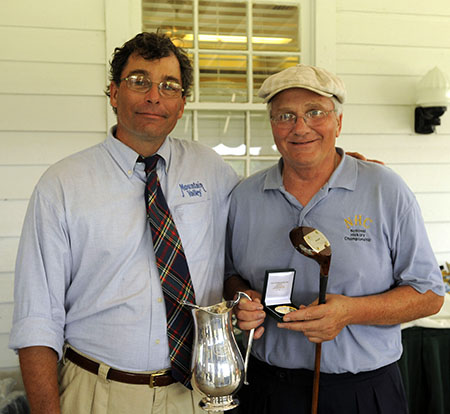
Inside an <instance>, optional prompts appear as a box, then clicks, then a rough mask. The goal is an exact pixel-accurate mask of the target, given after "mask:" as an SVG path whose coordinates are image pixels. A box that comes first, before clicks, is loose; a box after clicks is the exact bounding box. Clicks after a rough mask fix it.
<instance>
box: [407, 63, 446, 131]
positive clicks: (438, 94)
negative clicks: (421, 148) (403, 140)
mask: <svg viewBox="0 0 450 414" xmlns="http://www.w3.org/2000/svg"><path fill="white" fill-rule="evenodd" d="M448 103H450V78H449V77H448V76H447V75H446V74H445V73H444V72H442V71H441V70H440V69H439V68H437V67H435V68H434V69H431V70H430V71H429V72H428V73H427V74H426V75H425V76H424V77H423V78H422V79H421V80H420V82H419V84H418V86H417V101H416V105H417V106H416V110H415V114H414V115H415V117H414V130H415V131H416V132H417V133H418V134H431V133H432V132H434V131H435V128H436V125H440V124H441V120H440V117H441V116H442V115H443V114H444V112H445V111H446V110H447V104H448Z"/></svg>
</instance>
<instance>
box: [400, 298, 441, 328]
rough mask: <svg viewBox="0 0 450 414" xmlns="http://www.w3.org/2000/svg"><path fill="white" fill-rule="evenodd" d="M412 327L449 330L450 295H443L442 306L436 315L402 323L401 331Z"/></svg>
mask: <svg viewBox="0 0 450 414" xmlns="http://www.w3.org/2000/svg"><path fill="white" fill-rule="evenodd" d="M413 326H420V327H422V328H443V329H447V328H450V293H446V294H445V300H444V304H443V305H442V308H441V310H440V311H439V312H438V313H437V314H436V315H432V316H428V317H426V318H421V319H416V320H415V321H411V322H407V323H404V324H402V329H406V328H412V327H413Z"/></svg>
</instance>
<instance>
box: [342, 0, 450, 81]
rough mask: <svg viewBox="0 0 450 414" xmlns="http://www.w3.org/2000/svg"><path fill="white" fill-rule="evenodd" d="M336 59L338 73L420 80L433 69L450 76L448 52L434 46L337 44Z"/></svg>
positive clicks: (449, 55) (449, 54)
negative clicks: (437, 68) (415, 77)
mask: <svg viewBox="0 0 450 414" xmlns="http://www.w3.org/2000/svg"><path fill="white" fill-rule="evenodd" d="M446 1H448V0H446ZM449 4H450V2H449ZM336 56H337V60H336V70H337V72H338V73H340V74H366V75H396V76H417V77H422V76H424V75H425V74H426V73H427V72H428V71H429V70H430V69H433V68H434V67H435V66H439V68H441V69H442V70H444V71H446V72H447V73H450V53H449V50H448V49H446V48H439V47H433V46H427V47H404V46H396V45H388V46H386V45H381V46H379V45H364V44H363V45H355V44H338V45H337V46H336Z"/></svg>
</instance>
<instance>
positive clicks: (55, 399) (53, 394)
mask: <svg viewBox="0 0 450 414" xmlns="http://www.w3.org/2000/svg"><path fill="white" fill-rule="evenodd" d="M19 360H20V369H21V371H22V377H23V383H24V386H25V390H26V393H27V398H28V402H29V404H30V413H31V414H60V412H61V411H60V405H59V390H58V373H57V364H58V356H57V354H56V352H55V351H54V350H53V349H51V348H48V347H44V346H32V347H28V348H22V349H20V350H19Z"/></svg>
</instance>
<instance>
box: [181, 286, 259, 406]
mask: <svg viewBox="0 0 450 414" xmlns="http://www.w3.org/2000/svg"><path fill="white" fill-rule="evenodd" d="M241 297H246V298H248V299H250V297H249V296H248V295H247V294H245V293H243V292H239V293H238V297H237V299H236V300H234V301H225V302H221V303H218V304H216V305H212V306H207V307H200V306H197V305H191V304H188V303H185V304H186V305H188V306H191V307H192V308H193V309H192V314H193V317H194V324H195V335H194V347H193V352H192V378H191V384H192V387H193V388H194V389H196V390H197V391H199V392H200V393H202V394H203V395H205V397H204V398H203V399H202V400H201V401H200V407H201V408H203V409H204V410H206V411H226V410H231V409H232V408H235V407H237V406H238V405H239V401H238V400H237V398H234V397H233V394H234V393H236V392H237V391H238V389H239V388H240V387H241V385H242V383H243V382H244V381H246V378H245V374H246V369H247V363H248V355H249V354H250V347H251V341H252V340H253V330H252V331H251V332H250V336H249V343H248V345H247V354H246V358H245V363H244V361H243V359H242V355H241V352H240V351H239V348H238V346H237V344H236V339H235V337H234V334H233V326H232V323H231V314H232V312H231V311H232V309H233V307H234V306H235V305H236V304H237V303H238V302H239V300H240V299H241ZM250 300H251V299H250Z"/></svg>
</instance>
